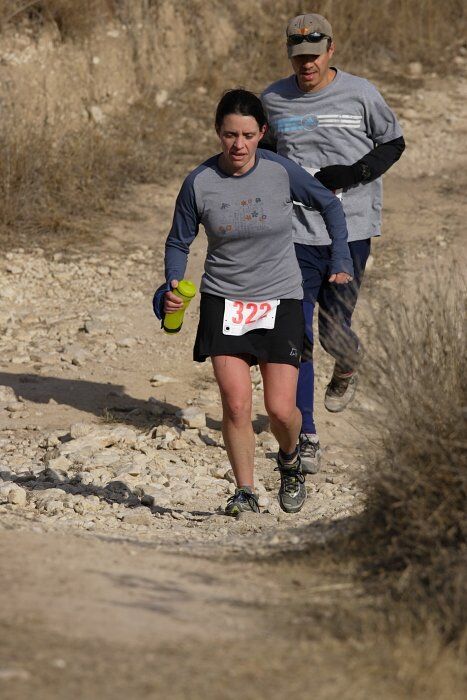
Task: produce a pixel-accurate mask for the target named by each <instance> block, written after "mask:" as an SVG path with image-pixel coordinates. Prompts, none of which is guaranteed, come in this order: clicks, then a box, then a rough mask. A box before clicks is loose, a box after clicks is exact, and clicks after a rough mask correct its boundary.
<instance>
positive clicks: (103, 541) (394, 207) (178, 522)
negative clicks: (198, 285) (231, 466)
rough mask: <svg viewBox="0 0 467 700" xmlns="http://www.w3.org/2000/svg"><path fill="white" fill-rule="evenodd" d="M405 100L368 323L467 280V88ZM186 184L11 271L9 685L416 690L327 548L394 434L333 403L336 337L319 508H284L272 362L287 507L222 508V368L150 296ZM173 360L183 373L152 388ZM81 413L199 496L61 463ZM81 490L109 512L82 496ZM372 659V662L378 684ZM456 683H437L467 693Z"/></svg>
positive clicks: (306, 693) (13, 256)
mask: <svg viewBox="0 0 467 700" xmlns="http://www.w3.org/2000/svg"><path fill="white" fill-rule="evenodd" d="M388 93H389V98H390V100H392V103H393V104H395V106H396V107H397V108H398V109H399V112H400V114H401V117H402V122H403V124H404V128H405V133H406V136H407V142H408V152H407V156H404V158H403V160H402V161H401V163H400V164H399V165H398V166H396V167H395V168H394V169H393V170H392V171H391V173H390V174H388V175H387V176H386V178H385V188H386V189H385V197H386V204H385V221H384V235H383V237H382V238H381V240H378V241H375V245H374V249H373V256H372V264H371V266H370V269H369V271H368V274H367V277H366V281H365V285H364V289H363V291H362V295H361V300H360V302H359V306H358V310H357V313H356V316H355V326H356V328H357V329H358V330H359V332H360V333H361V334H362V337H363V338H368V336H369V335H371V329H372V326H373V323H374V320H373V319H374V316H375V313H376V315H377V309H378V308H379V307H380V306H381V305H383V304H385V303H386V300H387V298H388V295H390V294H394V293H395V292H396V291H398V293H400V295H401V297H402V296H407V295H413V294H416V293H417V292H419V291H420V290H423V288H424V285H425V284H427V283H430V279H432V277H431V271H432V270H433V268H434V269H440V270H442V274H451V272H452V270H453V269H454V268H453V266H452V261H456V263H458V265H459V267H458V268H456V269H457V272H456V273H455V274H458V270H459V269H461V267H462V260H465V258H462V255H463V253H462V249H463V247H465V245H464V244H465V233H464V229H465V226H464V221H465V217H466V215H467V208H466V205H465V199H464V200H462V198H461V193H463V190H464V188H465V175H464V173H463V171H462V169H461V165H462V163H464V164H465V161H464V155H463V154H462V143H463V139H465V127H466V122H465V118H464V120H462V118H461V116H460V114H461V112H460V108H461V105H462V100H463V95H464V94H465V82H462V81H461V80H460V78H456V79H455V80H454V79H452V80H451V82H450V83H449V84H448V85H447V87H446V91H445V93H444V95H445V99H444V100H443V101H442V104H443V109H442V110H441V108H440V106H439V105H440V104H441V101H440V99H439V94H438V92H437V89H436V86H430V84H429V83H427V84H425V85H422V84H419V83H414V85H413V87H411V88H410V90H409V89H408V88H405V89H404V90H402V91H401V90H399V91H396V90H395V88H394V87H391V86H389V87H388V91H387V94H388ZM418 103H422V104H423V105H424V109H423V112H420V111H418V110H417V107H416V105H417V104H418ZM414 105H415V106H414ZM438 112H439V113H438ZM447 112H449V114H454V115H456V122H457V123H456V124H455V125H452V122H450V121H442V120H441V119H440V117H441V116H442V114H443V113H447ZM193 165H194V163H193ZM462 178H463V179H462ZM179 183H180V178H179V177H177V178H174V180H173V181H171V182H170V183H168V184H167V186H166V187H164V188H162V187H159V186H155V185H145V186H141V187H138V188H135V189H134V190H133V191H132V192H131V193H130V194H129V195H128V197H127V201H126V202H124V203H123V206H122V212H123V211H125V212H126V213H125V216H123V213H122V216H121V218H120V219H118V218H115V217H114V218H113V219H112V220H111V221H109V222H108V229H109V234H108V236H107V237H106V238H105V239H104V241H103V242H102V244H101V245H100V246H99V247H96V248H95V249H93V250H90V249H89V248H88V247H86V248H85V247H84V246H79V245H77V246H76V247H75V248H73V249H70V250H67V251H58V252H55V254H54V253H53V251H50V250H47V251H38V250H37V249H31V250H18V249H15V250H12V251H10V253H9V254H8V255H7V256H6V257H5V260H4V261H3V263H2V265H1V268H2V278H3V282H2V289H3V291H2V296H3V299H4V300H5V301H6V302H7V304H6V307H7V308H6V310H5V312H2V314H3V320H4V321H5V323H6V324H7V327H8V328H10V329H11V332H10V333H9V334H7V335H6V337H5V338H4V339H3V341H2V344H1V349H2V355H1V367H0V384H1V385H2V386H6V387H11V388H12V389H13V390H14V392H15V396H16V398H15V400H14V405H11V406H7V405H5V406H4V408H3V410H1V411H0V440H1V444H2V446H3V448H4V459H3V463H2V467H1V476H2V479H3V481H4V482H5V483H11V481H16V480H17V482H18V483H19V484H20V486H21V488H22V489H23V490H24V491H25V492H26V494H25V499H26V502H20V503H14V502H11V500H10V501H9V500H8V497H5V498H4V500H3V505H1V504H0V562H1V567H0V600H1V606H0V630H1V632H0V687H1V695H2V698H4V699H5V700H19V699H22V698H26V697H29V698H34V699H36V698H37V700H40V699H42V698H47V700H49V699H55V698H57V699H60V700H62V699H63V700H68V699H69V698H74V699H75V698H86V699H94V698H96V699H99V700H100V699H106V698H113V699H114V700H119V699H120V698H122V699H123V698H159V697H160V698H165V697H168V696H170V697H172V698H174V700H175V699H177V698H207V697H209V698H211V697H212V698H233V697H238V696H239V695H241V696H242V697H245V698H252V699H253V698H260V697H269V698H279V697H283V695H284V694H285V693H287V694H288V695H289V696H291V697H299V698H308V697H315V698H320V699H321V698H322V699H326V698H336V697H342V698H349V699H350V698H352V700H355V699H356V698H368V697H373V696H374V695H375V694H376V693H379V694H381V695H383V696H384V697H389V698H390V697H394V698H395V697H397V698H404V697H414V695H413V694H411V691H410V687H411V681H412V680H413V679H412V678H411V674H410V669H408V668H405V669H404V668H403V664H402V665H401V663H400V660H399V666H398V669H399V675H398V676H397V674H395V673H394V668H395V665H394V664H396V661H395V660H394V659H393V658H392V656H391V652H390V644H389V647H388V646H387V645H386V642H383V641H382V640H380V643H379V644H377V645H376V648H373V649H370V648H369V646H368V643H367V642H365V641H364V640H363V639H362V638H360V635H359V633H358V631H357V632H356V631H355V630H354V631H352V630H349V629H348V628H347V625H348V618H347V620H346V618H345V615H343V613H342V611H343V610H345V609H346V601H348V600H349V597H351V599H352V600H353V601H355V600H358V601H359V602H358V604H357V607H358V608H359V609H365V607H366V606H368V605H369V601H366V600H365V599H360V598H359V597H358V584H357V583H355V579H354V577H353V576H352V572H351V567H350V566H349V565H347V564H342V565H341V566H336V564H335V563H330V564H329V565H328V566H327V567H324V568H323V564H322V560H321V558H320V556H318V555H316V554H310V552H309V547H310V545H312V546H316V545H317V544H327V546H328V547H330V548H331V549H332V541H333V538H335V537H336V536H337V535H338V534H339V533H342V532H351V527H352V522H353V521H354V519H355V518H356V517H358V513H359V512H360V510H361V509H362V508H363V496H362V493H361V487H360V485H359V479H360V477H361V476H362V475H363V474H364V471H365V467H366V465H367V464H368V461H369V460H370V459H371V455H372V452H373V449H374V439H375V436H374V435H373V433H372V428H371V424H370V423H369V421H368V417H367V418H364V417H363V415H362V412H361V411H360V410H359V409H360V408H361V407H362V406H364V404H365V397H364V395H362V394H360V396H359V397H358V399H357V401H356V402H355V404H354V405H353V406H352V407H351V408H350V409H349V410H348V411H346V412H345V413H344V414H342V415H339V416H332V415H331V414H327V413H326V412H325V410H324V407H323V406H322V395H323V392H324V387H325V385H326V383H327V381H328V377H329V373H330V370H331V367H332V365H331V362H330V360H329V358H328V357H326V356H325V354H324V353H323V352H322V351H321V350H320V349H318V350H317V353H316V363H317V367H318V381H317V404H318V410H317V416H318V425H319V431H320V437H321V440H322V443H323V445H324V448H325V451H324V465H323V469H322V471H321V473H320V474H318V475H316V476H314V477H311V478H309V479H308V485H309V498H308V500H307V504H306V506H305V508H304V509H303V511H302V513H300V514H299V515H298V516H286V515H285V514H282V513H281V512H280V510H279V509H278V507H277V504H276V503H275V492H276V490H277V477H276V474H275V473H274V472H273V471H272V470H273V467H274V462H273V452H274V443H273V441H271V436H270V435H269V436H268V433H267V421H266V419H265V415H264V408H263V406H262V401H261V390H260V389H261V388H260V385H259V384H258V382H257V378H256V377H255V376H253V380H254V383H255V387H256V388H255V392H254V395H255V406H254V412H255V415H254V418H255V429H256V431H257V434H258V451H257V474H258V481H259V482H260V484H261V489H262V494H263V496H264V499H265V501H264V502H265V503H266V506H265V510H266V512H265V513H264V514H262V515H261V516H256V517H251V518H245V519H242V520H239V521H236V520H233V519H228V518H226V517H225V516H223V515H222V514H221V513H220V512H219V509H220V507H221V506H222V505H223V504H224V503H225V500H226V498H227V496H228V494H229V492H230V490H231V485H230V482H229V480H228V479H225V478H217V481H216V483H217V484H218V488H217V487H216V488H214V486H215V484H214V479H213V478H212V474H211V472H210V471H209V470H210V468H211V466H213V467H215V468H219V469H221V468H222V465H224V466H225V461H226V457H225V454H224V453H223V450H222V440H221V436H220V432H219V420H220V406H219V401H218V397H217V391H216V387H215V383H214V382H213V379H212V376H211V367H210V364H209V363H206V365H203V366H199V367H198V366H195V365H194V364H193V363H192V361H191V347H192V343H193V338H194V331H195V328H196V313H195V308H190V312H189V316H188V318H187V321H186V324H185V327H184V329H183V332H182V333H181V334H180V335H179V336H177V337H175V338H173V337H168V336H165V335H163V334H162V332H161V331H160V330H159V328H158V324H157V322H156V321H155V319H154V317H153V316H152V312H151V308H150V298H151V293H152V290H153V289H154V288H155V287H156V286H157V285H158V284H159V282H160V281H161V279H162V274H161V272H162V250H163V242H164V237H165V233H166V231H167V227H168V224H169V221H170V217H171V211H172V207H173V201H174V196H175V195H176V192H177V190H178V187H179ZM128 212H130V213H129V214H128ZM203 250H204V241H203V236H202V235H200V236H199V237H198V240H197V241H196V242H195V245H194V246H193V251H192V254H191V259H190V269H189V272H190V274H191V276H192V278H193V279H194V280H199V276H200V271H201V266H202V260H203ZM54 256H55V257H54ZM5 290H7V291H5ZM64 300H65V301H66V303H65V308H64ZM86 323H88V331H86V330H85V324H86ZM93 323H94V326H92V324H93ZM89 324H90V325H89ZM44 329H45V333H44V332H43V331H44ZM89 329H91V331H92V332H91V331H89ZM21 334H22V335H21ZM156 374H157V375H164V376H166V377H169V378H171V379H172V381H171V382H165V381H162V382H159V385H157V382H152V383H151V381H150V380H151V378H152V377H154V375H156ZM150 397H154V398H155V399H156V401H153V402H152V407H153V408H152V409H148V405H149V404H148V400H149V398H150ZM18 398H19V401H18V400H17V399H18ZM12 400H13V399H12ZM10 403H11V402H10ZM189 405H194V406H196V407H199V408H200V409H202V411H203V412H205V413H206V417H207V427H206V429H203V430H202V431H201V433H200V432H199V431H198V433H197V435H194V433H193V434H192V435H191V438H190V439H192V442H191V443H190V442H189V441H188V443H187V440H188V437H187V436H186V434H184V433H180V435H179V437H180V439H181V440H182V442H183V440H185V444H183V445H182V446H181V448H180V449H173V446H172V448H171V447H170V445H166V446H164V443H163V442H161V441H160V436H159V438H157V434H156V435H154V434H153V433H152V432H151V430H152V428H153V427H154V426H155V425H158V424H162V425H163V426H165V427H166V428H167V430H169V429H171V427H177V426H178V425H179V420H178V419H177V416H176V411H177V410H178V409H183V408H185V407H187V406H189ZM154 406H157V407H158V411H157V412H156V413H157V415H156V414H155V413H154V410H153V409H154ZM161 407H162V408H161ZM10 409H13V410H10ZM159 409H160V410H159ZM151 411H153V412H152V413H151ZM77 423H84V424H87V425H89V426H91V427H90V428H89V430H91V434H92V431H93V430H94V431H96V430H100V429H103V430H107V431H111V430H113V429H114V428H115V427H118V426H119V425H121V424H124V425H125V426H127V427H130V428H131V429H132V430H134V433H135V434H136V442H133V444H132V446H130V445H129V444H127V443H125V442H123V443H122V444H120V446H117V447H118V450H120V452H119V458H122V459H123V457H125V455H126V457H128V458H130V457H131V458H133V457H134V452H135V449H136V447H138V445H139V446H140V448H141V449H140V453H141V454H142V455H145V456H146V457H147V458H148V460H147V461H151V460H152V461H153V463H154V464H155V466H154V467H151V468H152V469H153V472H154V469H155V470H156V471H157V469H158V466H157V465H159V464H162V465H163V469H168V468H169V467H170V465H172V466H173V467H174V469H177V470H179V471H178V472H177V475H179V472H180V471H183V470H184V472H185V476H186V480H185V483H184V484H182V485H183V489H182V485H181V479H179V477H178V476H177V478H176V479H174V481H173V482H172V481H171V480H170V479H169V481H170V485H169V486H167V497H166V498H167V500H166V501H162V502H163V503H164V505H163V506H161V507H157V501H156V502H155V505H153V508H152V510H151V509H150V508H143V507H141V506H140V505H139V501H140V498H141V494H142V493H144V488H145V485H144V483H143V481H144V480H142V476H141V474H139V475H137V476H134V475H132V474H131V473H125V474H124V477H122V479H123V483H124V485H125V487H126V489H127V494H126V495H125V498H123V497H122V498H117V497H115V496H113V495H112V493H113V492H111V487H110V486H109V484H108V483H107V482H106V481H105V478H107V477H106V476H105V475H102V478H101V481H98V480H97V476H96V474H95V473H93V469H91V468H90V469H88V471H87V473H88V474H89V473H91V478H90V480H88V481H87V482H86V483H85V482H84V481H83V477H82V476H80V477H79V479H78V476H79V475H80V474H82V473H83V472H85V471H86V468H85V467H80V469H81V471H78V467H75V466H74V464H71V465H70V466H69V467H68V466H67V467H66V468H64V469H62V472H60V470H58V471H57V470H55V475H51V473H50V471H49V472H48V475H47V474H46V475H45V476H44V469H47V464H50V461H49V462H48V461H47V460H50V459H56V458H57V453H56V452H54V449H56V448H57V445H58V452H59V454H58V457H60V454H61V453H60V449H61V448H60V445H61V444H63V442H66V441H67V440H69V431H70V426H71V425H75V424H77ZM195 432H196V431H195ZM200 434H201V435H202V436H204V437H202V439H201V440H199V436H200ZM155 438H157V439H155ZM132 439H133V438H132ZM152 439H153V441H154V444H155V445H156V446H157V448H158V449H157V452H155V451H151V449H150V441H151V440H152ZM138 440H139V442H138ZM158 440H159V442H158ZM11 445H13V448H10V447H9V446H11ZM135 445H136V447H135ZM148 445H149V447H148ZM112 449H117V448H112ZM138 449H139V448H138ZM93 459H95V456H93ZM116 459H117V457H116ZM171 460H172V461H171ZM145 465H146V463H145ZM198 466H199V467H200V469H199V470H198V471H197V469H198ZM146 467H147V465H146V466H145V468H146ZM48 468H49V469H50V466H49V467H48ZM96 469H97V466H96ZM147 469H148V470H149V471H147V474H149V473H150V468H149V467H147ZM161 469H162V467H161ZM163 469H162V471H163ZM41 470H42V471H41ZM67 470H68V471H67ZM73 470H74V471H73ZM153 472H151V474H152V477H151V478H153V480H154V479H155V478H156V477H155V476H154V473H153ZM224 472H225V469H224ZM164 473H165V472H164ZM77 475H78V476H77ZM104 476H105V478H104ZM18 477H19V478H18ZM195 477H196V478H195ZM80 479H81V481H80ZM203 479H204V481H203ZM192 482H193V483H195V482H196V488H195V487H194V486H193V487H192ZM1 483H2V482H0V485H1ZM77 484H78V486H77ZM141 484H142V485H141ZM67 488H69V489H70V490H69V492H67ZM45 489H55V490H56V491H60V490H61V493H63V491H65V492H67V493H68V494H71V495H70V499H75V500H74V501H73V500H72V501H70V502H71V503H72V508H71V510H65V509H64V508H63V507H62V506H60V507H58V506H57V507H56V508H54V507H53V506H52V507H50V508H49V509H48V510H47V506H44V507H43V508H42V507H39V505H38V500H37V494H40V492H41V491H44V490H45ZM229 489H230V490H229ZM5 493H6V492H5ZM128 494H129V495H128ZM51 498H52V497H51ZM63 498H65V497H63ZM78 499H80V502H82V501H86V500H88V501H89V502H91V503H93V504H94V505H93V507H92V508H91V509H88V506H83V507H79V508H78V507H77V506H76V503H77V502H78ZM0 500H1V499H0ZM20 500H21V499H20ZM62 500H63V499H62ZM49 502H52V504H53V503H56V500H53V499H52V501H50V499H49ZM89 508H90V506H89ZM142 511H144V514H143V513H142ZM135 514H136V515H135ZM129 516H133V518H132V517H129ZM312 551H315V552H316V550H312ZM315 557H316V558H315ZM354 612H355V611H354ZM368 655H370V657H371V659H372V663H370V664H368V665H367V670H366V673H365V676H364V677H362V674H361V670H359V669H361V668H362V665H361V664H362V663H363V662H364V659H365V658H370V657H369V656H368ZM285 661H287V664H285ZM401 668H403V670H402V671H401ZM427 680H428V681H429V674H428V676H427ZM427 692H428V690H427ZM440 692H441V691H440ZM446 692H448V693H449V695H447V694H446V695H444V694H437V695H430V694H427V695H420V697H422V696H423V697H435V696H436V697H446V698H447V697H450V698H452V697H455V695H454V694H453V693H454V691H453V690H452V689H447V691H446Z"/></svg>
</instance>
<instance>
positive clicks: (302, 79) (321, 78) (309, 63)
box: [290, 43, 334, 92]
mask: <svg viewBox="0 0 467 700" xmlns="http://www.w3.org/2000/svg"><path fill="white" fill-rule="evenodd" d="M333 54H334V44H333V43H332V44H331V46H330V48H329V49H328V50H327V51H326V53H322V54H320V55H316V54H311V53H309V54H302V55H300V56H293V57H292V58H291V59H290V60H291V62H292V67H293V69H294V72H295V75H296V76H297V81H298V85H299V87H300V89H301V90H303V91H304V92H312V91H313V90H320V89H321V88H323V87H326V85H328V83H330V82H331V80H332V78H333V77H334V74H333V73H332V71H331V70H330V68H329V63H330V61H331V58H332V56H333Z"/></svg>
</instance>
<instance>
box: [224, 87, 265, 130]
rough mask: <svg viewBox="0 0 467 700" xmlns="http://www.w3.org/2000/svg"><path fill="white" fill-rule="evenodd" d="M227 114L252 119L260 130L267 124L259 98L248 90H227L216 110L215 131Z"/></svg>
mask: <svg viewBox="0 0 467 700" xmlns="http://www.w3.org/2000/svg"><path fill="white" fill-rule="evenodd" d="M228 114H241V115H242V116H244V117H254V119H256V121H257V122H258V126H259V128H260V129H261V128H262V127H263V126H264V125H265V124H267V119H266V114H265V112H264V108H263V105H262V102H261V100H260V99H259V97H256V95H254V94H253V93H252V92H249V90H243V89H242V88H235V89H234V90H227V92H225V93H224V94H223V95H222V97H221V99H220V100H219V104H218V105H217V109H216V122H215V123H216V129H219V128H220V126H221V124H222V122H223V120H224V117H226V116H227V115H228Z"/></svg>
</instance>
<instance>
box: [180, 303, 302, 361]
mask: <svg viewBox="0 0 467 700" xmlns="http://www.w3.org/2000/svg"><path fill="white" fill-rule="evenodd" d="M223 319H224V299H223V297H218V296H215V295H214V294H204V293H203V294H201V304H200V316H199V324H198V332H197V334H196V340H195V347H194V348H193V359H194V360H195V362H204V361H205V360H206V358H208V357H212V356H213V355H248V356H249V359H250V364H252V365H256V364H258V363H259V362H277V363H279V364H283V365H293V366H294V367H298V366H299V364H300V355H301V354H302V349H303V337H304V330H305V323H304V320H303V312H302V303H301V301H299V300H298V299H281V303H280V304H279V306H278V307H277V312H276V322H275V325H274V328H271V329H266V328H258V329H255V330H252V331H249V332H248V333H245V334H244V335H238V336H234V335H224V334H223V332H222V322H223Z"/></svg>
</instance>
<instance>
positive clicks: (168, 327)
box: [164, 280, 196, 333]
mask: <svg viewBox="0 0 467 700" xmlns="http://www.w3.org/2000/svg"><path fill="white" fill-rule="evenodd" d="M172 293H173V294H176V295H177V296H178V297H180V299H182V301H183V306H182V308H181V309H179V311H174V313H173V314H165V316H164V330H165V332H166V333H178V331H179V330H180V328H181V327H182V324H183V317H184V315H185V309H186V307H187V306H188V304H189V303H190V301H191V300H192V299H193V297H194V296H195V294H196V287H195V285H194V284H193V282H191V281H190V280H180V282H179V283H178V287H175V289H172Z"/></svg>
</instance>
